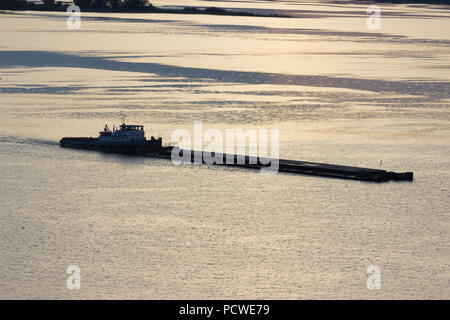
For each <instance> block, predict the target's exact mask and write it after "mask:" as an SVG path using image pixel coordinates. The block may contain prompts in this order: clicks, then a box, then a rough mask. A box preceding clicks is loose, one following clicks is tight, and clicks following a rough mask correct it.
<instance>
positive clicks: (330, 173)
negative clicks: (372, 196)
mask: <svg viewBox="0 0 450 320" xmlns="http://www.w3.org/2000/svg"><path fill="white" fill-rule="evenodd" d="M60 144H61V147H65V148H75V149H87V150H96V151H102V152H111V153H122V154H133V155H141V156H146V157H152V158H162V159H168V160H170V159H172V147H162V148H156V149H155V148H154V147H153V145H151V144H136V145H130V144H127V145H120V144H117V145H102V144H99V143H98V139H97V138H63V139H61V141H60ZM177 149H178V148H177ZM173 151H175V152H178V154H179V155H180V156H183V153H187V154H188V155H187V156H186V157H183V163H197V164H210V163H207V162H205V161H204V159H205V157H204V152H202V151H191V150H180V149H178V150H173ZM189 154H190V155H189ZM208 154H209V153H208ZM213 157H217V158H219V159H222V161H221V162H222V163H214V164H215V165H225V166H234V167H241V168H247V169H264V168H265V167H268V166H269V165H270V161H277V160H276V159H270V158H262V159H261V158H257V157H249V156H238V155H230V154H219V153H218V154H213ZM199 159H200V161H199ZM227 159H228V161H227ZM230 159H232V160H234V161H229V160H230ZM267 163H269V165H268V164H267ZM277 171H278V172H285V173H292V174H303V175H312V176H320V177H329V178H339V179H347V180H360V181H371V182H387V181H413V179H414V178H413V173H412V172H401V173H397V172H392V171H386V170H381V169H370V168H361V167H353V166H343V165H334V164H327V163H317V162H307V161H297V160H286V159H279V160H278V170H277Z"/></svg>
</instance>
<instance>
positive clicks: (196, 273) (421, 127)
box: [0, 1, 450, 299]
mask: <svg viewBox="0 0 450 320" xmlns="http://www.w3.org/2000/svg"><path fill="white" fill-rule="evenodd" d="M184 3H185V2H184V1H155V2H154V5H165V6H177V5H183V4H184ZM189 4H190V5H196V6H210V5H211V2H210V1H191V2H190V3H189ZM214 5H216V6H220V7H225V8H229V9H233V8H234V9H239V10H247V11H252V12H258V13H282V14H289V15H291V16H292V17H293V18H267V17H232V16H210V15H181V14H118V13H116V14H105V13H85V14H84V13H83V14H82V20H81V30H78V31H70V30H67V28H66V15H65V14H63V13H57V12H51V13H50V12H3V13H0V78H1V79H0V97H1V100H0V101H1V102H0V111H1V117H0V176H1V184H0V203H1V207H0V240H1V241H0V270H1V272H0V286H1V288H2V290H1V291H0V298H20V297H22V298H30V299H36V298H57V299H62V298H89V299H91V298H125V299H128V298H151V299H176V298H185V299H199V298H206V299H208V298H216V299H218V298H240V299H255V298H268V299H281V298H284V299H311V298H312V299H316V298H338V299H340V298H375V299H381V298H439V299H443V298H445V299H448V298H449V297H450V294H449V293H450V292H449V291H450V290H449V279H450V269H449V258H450V252H449V246H448V244H449V227H450V223H449V209H448V208H449V206H450V201H449V178H450V160H449V159H450V113H449V102H450V82H449V75H450V73H449V68H450V46H449V45H450V11H449V10H448V7H439V6H421V5H414V6H412V5H411V6H406V5H384V6H382V7H381V9H382V28H381V30H369V29H367V27H366V19H367V16H368V15H367V14H366V7H365V6H363V5H354V4H346V3H340V4H339V3H327V2H303V1H302V4H301V5H300V4H298V2H296V1H277V2H272V1H259V2H253V1H249V2H245V1H224V2H215V4H214ZM120 111H122V112H123V113H124V114H126V116H127V120H128V121H129V122H133V123H138V124H143V125H144V126H145V127H146V131H147V135H161V136H162V137H163V140H164V141H168V140H170V137H171V133H172V131H173V130H175V129H178V128H186V129H188V130H191V131H192V130H193V123H194V121H196V120H201V121H203V126H204V128H205V129H206V128H217V129H219V130H225V129H227V128H232V129H236V128H243V129H246V128H255V129H259V128H269V129H270V128H273V129H279V130H280V155H281V157H283V158H292V159H299V160H309V161H318V162H330V163H340V164H350V165H358V166H367V167H373V168H379V166H380V163H381V161H382V163H381V165H382V168H384V169H388V170H393V171H414V174H415V180H414V182H413V183H395V182H390V183H385V184H374V183H365V182H357V181H345V180H336V179H328V178H316V177H308V176H296V175H289V174H277V175H272V176H265V175H260V174H259V172H257V171H246V170H241V169H230V168H222V167H208V166H193V165H192V166H189V165H185V166H182V167H175V166H174V165H173V164H172V163H171V162H170V161H166V160H156V159H150V158H139V157H129V156H120V155H111V154H102V153H97V152H88V151H79V150H71V149H61V148H60V147H59V144H58V141H59V139H60V138H61V137H63V136H95V135H96V134H97V132H98V131H99V130H100V129H102V126H103V125H104V124H105V123H109V124H112V123H116V124H117V123H118V122H119V121H120V118H119V112H120ZM72 264H75V265H78V266H80V268H81V277H82V278H81V289H80V290H74V291H70V290H68V289H67V288H66V279H67V277H68V274H67V273H66V269H67V267H68V266H69V265H72ZM370 265H377V266H379V267H380V270H381V289H379V290H368V289H367V287H366V279H367V277H368V275H366V269H367V267H368V266H370Z"/></svg>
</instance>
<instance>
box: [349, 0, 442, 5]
mask: <svg viewBox="0 0 450 320" xmlns="http://www.w3.org/2000/svg"><path fill="white" fill-rule="evenodd" d="M342 2H347V1H342ZM348 2H350V3H365V4H369V3H387V4H437V5H450V0H419V1H412V0H372V1H371V0H350V1H348Z"/></svg>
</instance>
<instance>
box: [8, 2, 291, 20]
mask: <svg viewBox="0 0 450 320" xmlns="http://www.w3.org/2000/svg"><path fill="white" fill-rule="evenodd" d="M68 7H69V5H68V4H65V3H64V4H63V3H61V2H56V3H54V4H51V5H46V4H35V3H26V2H21V1H20V0H19V1H17V0H16V1H10V3H8V2H7V3H2V4H0V10H8V11H58V12H60V11H66V10H67V8H68ZM81 11H82V12H99V13H169V14H209V15H223V16H245V17H269V18H292V17H291V16H288V15H283V14H276V13H274V14H259V13H253V12H247V11H233V10H227V9H222V8H217V7H208V8H197V7H184V8H180V9H167V8H159V7H155V6H153V5H150V6H147V7H142V8H124V7H122V8H90V7H86V8H83V7H82V8H81Z"/></svg>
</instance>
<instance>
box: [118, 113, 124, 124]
mask: <svg viewBox="0 0 450 320" xmlns="http://www.w3.org/2000/svg"><path fill="white" fill-rule="evenodd" d="M119 114H120V119H121V120H122V124H125V115H124V114H123V113H122V111H120V112H119Z"/></svg>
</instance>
